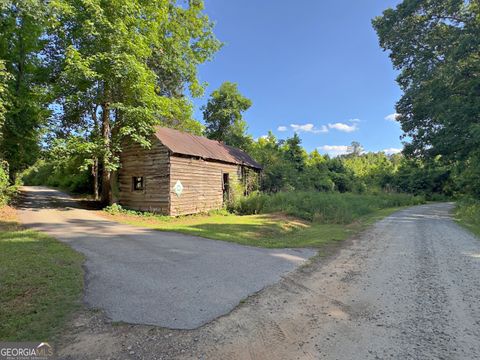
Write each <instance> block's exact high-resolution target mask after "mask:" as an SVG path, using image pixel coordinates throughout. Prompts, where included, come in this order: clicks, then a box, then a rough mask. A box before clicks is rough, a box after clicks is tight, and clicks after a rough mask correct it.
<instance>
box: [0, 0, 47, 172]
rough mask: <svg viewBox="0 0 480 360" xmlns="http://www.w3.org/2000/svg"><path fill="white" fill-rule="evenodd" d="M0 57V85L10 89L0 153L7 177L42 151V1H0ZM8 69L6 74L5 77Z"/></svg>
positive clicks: (44, 112) (44, 75)
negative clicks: (2, 62)
mask: <svg viewBox="0 0 480 360" xmlns="http://www.w3.org/2000/svg"><path fill="white" fill-rule="evenodd" d="M0 11H1V15H0V59H2V60H3V61H4V64H5V69H2V77H3V83H2V84H3V89H2V93H3V94H5V92H8V98H9V102H10V104H9V106H8V107H7V109H6V112H5V118H4V123H3V127H2V131H1V132H2V140H1V141H0V154H2V156H3V157H4V159H5V160H6V161H7V162H8V164H9V167H10V177H11V179H12V180H13V179H14V178H15V176H16V174H17V173H18V172H19V171H21V170H23V169H25V168H26V167H28V166H29V165H32V164H33V163H34V162H35V160H36V159H37V157H38V155H39V151H40V146H39V142H40V136H41V129H42V128H43V126H44V125H45V124H46V122H47V119H48V116H49V115H50V111H49V110H48V103H49V101H50V98H49V96H48V95H49V86H48V83H49V72H48V68H47V64H46V62H45V56H44V55H45V53H44V51H45V46H46V43H47V40H46V39H45V38H43V37H42V36H43V35H44V34H45V26H46V20H45V19H46V14H47V10H46V6H45V2H43V1H41V0H22V1H7V2H3V3H2V4H1V5H0ZM6 74H8V75H7V76H5V75H6Z"/></svg>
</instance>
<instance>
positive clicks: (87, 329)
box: [61, 203, 480, 360]
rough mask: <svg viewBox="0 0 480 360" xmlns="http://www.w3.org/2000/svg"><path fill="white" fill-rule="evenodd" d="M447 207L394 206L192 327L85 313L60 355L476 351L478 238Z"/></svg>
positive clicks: (468, 354)
mask: <svg viewBox="0 0 480 360" xmlns="http://www.w3.org/2000/svg"><path fill="white" fill-rule="evenodd" d="M452 206H453V205H452V204H449V203H437V204H428V205H423V206H418V207H413V208H410V209H406V210H403V211H400V212H397V213H395V214H393V215H391V216H389V217H387V218H385V219H383V220H382V221H380V222H378V223H376V224H375V225H374V226H372V227H371V228H370V230H367V231H366V232H364V233H363V234H361V235H360V236H358V237H357V238H355V239H351V240H350V241H348V242H346V243H345V244H344V245H343V247H342V249H341V250H339V251H334V254H333V255H329V256H327V257H324V258H317V259H316V260H315V261H313V262H312V264H310V265H309V266H306V267H303V268H301V269H298V270H297V271H295V272H294V273H290V274H289V275H287V276H285V277H284V278H283V279H282V280H281V281H280V282H278V283H277V284H275V285H273V286H270V287H268V288H266V289H264V290H263V291H261V292H260V293H258V294H256V295H254V296H252V297H250V298H249V299H248V300H247V301H246V302H245V303H244V304H242V305H240V306H239V307H237V308H236V309H235V310H233V311H232V312H231V313H230V314H228V315H226V316H223V317H221V318H218V319H217V320H215V321H213V322H211V323H209V324H207V325H205V326H203V327H201V328H199V329H196V330H191V331H172V330H168V329H162V328H158V327H149V326H111V325H109V324H108V323H106V322H105V321H104V320H102V319H101V318H99V317H98V316H96V315H91V314H84V315H82V316H80V317H79V318H78V319H77V320H76V322H75V323H73V324H72V325H71V328H70V330H69V335H66V336H65V337H64V338H63V340H62V341H63V344H64V345H63V347H62V350H61V355H63V356H64V357H65V358H69V359H96V358H100V359H108V358H112V359H113V358H114V359H227V360H228V359H262V360H270V359H272V360H273V359H275V360H278V359H285V360H287V359H288V360H290V359H341V360H344V359H399V360H400V359H402V360H403V359H422V360H423V359H449V360H450V359H479V358H480V276H479V275H480V239H478V238H476V237H474V236H473V235H471V234H470V233H468V232H467V231H465V230H464V229H463V228H461V227H460V226H458V225H457V224H456V223H455V222H454V221H453V220H452V218H451V215H450V212H451V210H452ZM91 354H95V356H92V355H91Z"/></svg>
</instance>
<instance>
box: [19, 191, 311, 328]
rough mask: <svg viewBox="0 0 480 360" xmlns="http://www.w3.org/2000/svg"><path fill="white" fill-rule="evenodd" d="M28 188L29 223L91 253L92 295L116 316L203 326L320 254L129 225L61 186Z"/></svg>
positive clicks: (25, 218)
mask: <svg viewBox="0 0 480 360" xmlns="http://www.w3.org/2000/svg"><path fill="white" fill-rule="evenodd" d="M22 191H23V192H24V194H25V201H24V202H23V205H22V206H21V209H20V211H19V213H20V219H21V221H22V222H23V223H24V224H26V225H27V226H29V227H32V228H34V229H36V230H41V231H45V232H47V233H49V234H50V235H52V236H54V237H56V238H57V239H59V240H61V241H63V242H65V243H68V244H69V245H70V246H72V247H73V248H74V249H75V250H77V251H80V252H81V253H83V254H85V256H86V262H85V269H86V275H85V284H86V289H85V299H84V300H85V302H86V304H87V305H88V306H89V307H92V308H100V309H102V310H104V311H105V313H106V314H107V315H108V316H109V317H110V318H111V319H112V320H114V321H124V322H128V323H139V324H152V325H159V326H163V327H168V328H176V329H192V328H196V327H198V326H201V325H203V324H205V323H207V322H209V321H211V320H213V319H215V318H216V317H218V316H220V315H223V314H226V313H228V312H229V311H230V310H232V309H233V308H234V307H235V306H236V305H237V304H238V303H239V302H240V300H241V299H243V298H245V297H247V296H248V295H250V294H252V293H255V292H257V291H259V290H261V289H262V288H264V287H265V286H267V285H269V284H272V283H274V282H276V281H278V280H279V279H280V277H281V276H282V274H285V273H286V272H289V271H291V270H293V269H295V267H297V266H299V265H300V264H302V263H303V262H304V261H305V260H306V259H307V258H309V257H311V256H313V255H314V254H315V252H314V251H313V250H310V249H299V250H297V249H275V250H271V249H260V248H254V247H248V246H241V245H237V244H231V243H226V242H222V241H216V240H208V239H203V238H199V237H195V236H189V235H183V234H176V233H169V232H160V231H155V230H150V229H144V228H138V227H133V226H128V225H122V224H118V223H115V222H112V221H108V220H106V219H104V218H102V217H100V216H98V215H96V214H95V213H93V212H91V211H88V210H83V209H79V208H78V207H77V206H76V203H75V201H73V200H72V199H71V198H70V197H69V196H68V195H66V194H64V193H61V192H59V191H57V190H52V189H49V188H45V187H33V186H32V187H29V186H26V187H23V189H22Z"/></svg>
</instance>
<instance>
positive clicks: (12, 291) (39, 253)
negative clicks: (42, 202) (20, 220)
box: [0, 221, 83, 341]
mask: <svg viewBox="0 0 480 360" xmlns="http://www.w3.org/2000/svg"><path fill="white" fill-rule="evenodd" d="M0 231H1V232H0V274H1V276H0V288H1V291H0V324H1V326H0V339H2V340H5V341H28V340H31V341H38V340H43V341H49V340H50V341H51V339H52V337H53V336H54V335H55V334H56V333H58V331H59V330H60V329H61V327H62V325H63V323H64V321H65V319H66V317H67V316H68V315H69V314H70V313H71V312H72V311H73V310H75V309H76V308H77V306H79V304H80V299H81V294H82V289H83V270H82V263H83V256H82V255H80V254H79V253H77V252H75V251H74V250H72V249H71V248H69V247H68V246H66V245H64V244H62V243H60V242H58V241H57V240H54V239H53V238H51V237H48V236H47V235H44V234H40V233H38V232H35V231H31V230H25V229H23V228H22V227H21V226H19V225H18V224H17V223H15V222H11V221H0Z"/></svg>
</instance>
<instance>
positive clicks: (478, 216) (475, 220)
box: [455, 198, 480, 237]
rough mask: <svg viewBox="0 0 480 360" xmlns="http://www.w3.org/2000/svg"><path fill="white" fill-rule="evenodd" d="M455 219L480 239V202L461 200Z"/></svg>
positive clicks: (458, 203)
mask: <svg viewBox="0 0 480 360" xmlns="http://www.w3.org/2000/svg"><path fill="white" fill-rule="evenodd" d="M455 218H456V220H457V222H458V223H459V224H461V225H462V226H464V227H465V228H467V229H468V230H470V231H471V232H473V233H474V234H476V235H477V236H479V237H480V201H479V200H474V199H468V198H465V199H461V200H459V201H458V202H457V207H456V209H455Z"/></svg>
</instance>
